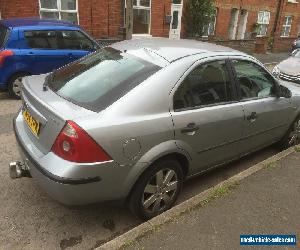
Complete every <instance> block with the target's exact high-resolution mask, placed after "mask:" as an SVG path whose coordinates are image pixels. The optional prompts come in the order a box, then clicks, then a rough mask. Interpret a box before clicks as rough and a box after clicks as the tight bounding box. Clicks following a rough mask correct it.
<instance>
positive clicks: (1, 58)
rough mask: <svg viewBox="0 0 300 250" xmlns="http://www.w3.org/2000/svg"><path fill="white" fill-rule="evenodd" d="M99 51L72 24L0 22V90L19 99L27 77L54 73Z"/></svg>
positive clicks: (49, 21)
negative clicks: (24, 79) (23, 80)
mask: <svg viewBox="0 0 300 250" xmlns="http://www.w3.org/2000/svg"><path fill="white" fill-rule="evenodd" d="M97 48H98V44H97V43H96V42H95V41H94V40H93V39H92V38H91V37H90V36H88V35H87V34H86V33H85V32H84V31H83V30H82V29H81V28H80V27H79V26H77V25H74V24H72V23H70V22H68V21H58V20H47V19H6V20H0V88H1V89H7V88H8V90H9V93H10V95H11V96H12V97H16V98H19V97H20V86H21V84H22V78H23V77H24V76H28V75H38V74H43V73H48V72H51V71H53V70H55V69H58V68H60V67H62V66H64V65H65V64H68V63H70V62H73V61H74V60H77V59H79V58H81V57H83V56H85V55H87V54H88V53H90V52H92V51H95V50H96V49H97Z"/></svg>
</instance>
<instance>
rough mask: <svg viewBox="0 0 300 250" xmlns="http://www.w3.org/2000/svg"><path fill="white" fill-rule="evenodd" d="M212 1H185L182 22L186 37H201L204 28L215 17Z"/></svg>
mask: <svg viewBox="0 0 300 250" xmlns="http://www.w3.org/2000/svg"><path fill="white" fill-rule="evenodd" d="M215 11H216V9H215V2H214V0H187V1H186V6H185V15H184V22H185V28H186V31H187V34H188V36H190V37H198V36H200V37H201V36H203V34H204V28H205V27H206V26H207V25H208V24H209V23H210V22H211V21H213V19H214V17H215Z"/></svg>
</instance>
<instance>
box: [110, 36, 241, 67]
mask: <svg viewBox="0 0 300 250" xmlns="http://www.w3.org/2000/svg"><path fill="white" fill-rule="evenodd" d="M112 47H114V48H116V49H118V50H121V51H128V52H129V51H136V50H141V49H144V50H149V51H151V52H154V53H156V54H157V55H158V56H160V57H162V58H164V59H165V60H166V61H168V62H173V61H176V60H178V59H180V58H183V57H186V56H190V55H194V54H200V53H207V52H237V53H238V54H243V53H242V52H239V51H236V50H233V49H231V48H228V47H223V46H220V45H216V44H212V43H207V42H200V41H195V40H188V39H179V40H172V39H168V38H145V39H144V38H142V39H134V40H127V41H123V42H119V43H116V44H113V45H112Z"/></svg>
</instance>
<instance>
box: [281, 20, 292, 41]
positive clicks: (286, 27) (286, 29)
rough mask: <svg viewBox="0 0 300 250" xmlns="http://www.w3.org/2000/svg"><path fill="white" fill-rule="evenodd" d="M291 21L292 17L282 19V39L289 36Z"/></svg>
mask: <svg viewBox="0 0 300 250" xmlns="http://www.w3.org/2000/svg"><path fill="white" fill-rule="evenodd" d="M292 20H293V17H292V16H286V17H284V22H283V26H282V33H281V36H283V37H289V36H290V32H291V28H292Z"/></svg>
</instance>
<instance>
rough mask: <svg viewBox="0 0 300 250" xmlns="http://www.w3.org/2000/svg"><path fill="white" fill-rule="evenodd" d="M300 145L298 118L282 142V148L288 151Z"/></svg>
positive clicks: (299, 122)
mask: <svg viewBox="0 0 300 250" xmlns="http://www.w3.org/2000/svg"><path fill="white" fill-rule="evenodd" d="M299 143H300V117H298V118H297V119H296V120H295V121H294V122H293V124H292V126H291V127H290V129H289V130H288V132H287V133H286V135H285V136H284V137H283V139H282V140H281V141H280V147H281V148H282V149H286V148H289V147H292V146H295V145H297V144H299Z"/></svg>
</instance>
